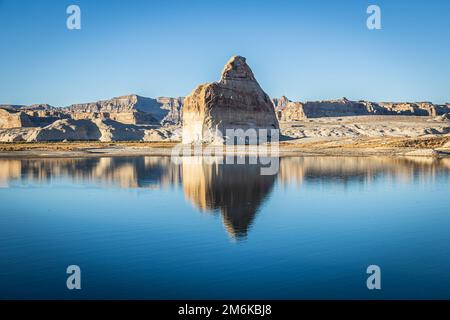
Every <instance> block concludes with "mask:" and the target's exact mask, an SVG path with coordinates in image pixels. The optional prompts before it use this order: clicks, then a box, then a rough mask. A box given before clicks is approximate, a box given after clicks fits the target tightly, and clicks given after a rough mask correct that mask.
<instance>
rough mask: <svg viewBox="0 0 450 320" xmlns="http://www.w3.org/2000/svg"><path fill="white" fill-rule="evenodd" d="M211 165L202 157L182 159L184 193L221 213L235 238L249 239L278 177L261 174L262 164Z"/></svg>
mask: <svg viewBox="0 0 450 320" xmlns="http://www.w3.org/2000/svg"><path fill="white" fill-rule="evenodd" d="M211 162H213V161H211V159H207V160H206V159H205V158H201V157H191V158H183V169H182V176H183V191H184V194H185V196H186V198H187V199H189V201H191V202H192V203H193V204H194V205H195V206H196V207H197V208H199V209H200V210H202V211H219V212H220V213H221V215H222V218H223V223H224V226H225V228H226V230H227V232H228V233H229V234H230V236H231V237H232V238H235V239H243V238H246V236H247V233H248V230H249V228H250V226H251V225H252V222H253V219H254V218H255V215H256V213H257V212H258V210H259V208H260V207H261V205H262V203H263V201H264V200H265V199H266V198H267V196H268V195H269V194H270V192H271V190H272V187H273V185H274V182H275V179H276V176H264V175H261V171H260V170H261V166H260V165H241V164H237V163H236V164H222V163H220V162H219V163H214V162H213V163H211ZM247 163H248V161H247Z"/></svg>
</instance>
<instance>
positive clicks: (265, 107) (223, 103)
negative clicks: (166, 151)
mask: <svg viewBox="0 0 450 320" xmlns="http://www.w3.org/2000/svg"><path fill="white" fill-rule="evenodd" d="M249 128H255V129H269V130H270V129H278V121H277V118H276V116H275V112H274V107H273V104H272V101H271V100H270V98H269V96H268V95H267V94H266V93H265V92H264V91H263V90H262V89H261V87H260V86H259V84H258V82H257V81H256V79H255V77H254V75H253V72H252V70H251V69H250V67H249V66H248V65H247V62H246V59H245V58H244V57H240V56H234V57H232V58H231V59H230V60H229V61H228V62H227V64H226V65H225V68H224V70H223V72H222V77H221V79H220V81H219V82H214V83H208V84H203V85H200V86H198V87H197V88H196V89H195V90H194V91H193V92H192V93H191V94H190V95H189V96H188V97H186V98H185V100H184V106H183V143H186V144H189V143H223V142H224V140H226V136H225V135H226V130H227V129H243V130H246V129H249Z"/></svg>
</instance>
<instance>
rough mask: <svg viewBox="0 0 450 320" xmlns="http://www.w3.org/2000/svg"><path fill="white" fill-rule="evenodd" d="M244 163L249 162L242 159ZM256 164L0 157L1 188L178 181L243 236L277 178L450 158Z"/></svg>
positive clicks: (314, 179) (368, 177) (342, 178)
mask: <svg viewBox="0 0 450 320" xmlns="http://www.w3.org/2000/svg"><path fill="white" fill-rule="evenodd" d="M247 163H248V161H247ZM260 169H261V168H260V166H259V165H248V164H247V165H238V164H231V165H230V164H220V161H214V160H213V161H211V159H203V158H184V159H183V161H182V163H181V164H175V163H173V162H172V161H171V159H170V158H169V157H114V158H108V157H105V158H83V159H75V158H74V159H22V160H13V159H0V187H8V186H10V185H11V184H12V183H27V182H38V183H50V182H51V181H52V180H54V179H61V178H68V179H70V180H71V181H73V182H77V183H80V182H81V183H99V184H102V185H103V184H104V185H108V186H111V185H113V186H116V187H120V188H163V187H169V186H180V187H182V189H183V192H184V194H185V197H186V199H188V200H189V201H190V202H191V203H192V204H193V205H194V206H195V207H196V208H198V209H199V210H200V211H203V212H219V213H220V214H221V216H222V218H223V223H224V226H225V228H226V229H227V231H228V232H229V234H230V235H231V236H232V237H234V238H237V239H242V238H245V237H246V236H247V233H248V231H249V229H250V228H251V224H252V222H253V220H254V218H255V216H256V215H257V212H258V210H259V209H260V208H261V206H262V204H263V202H264V201H265V199H267V198H268V197H269V196H270V194H271V191H272V189H273V186H274V184H275V183H276V182H278V183H279V184H281V185H286V184H296V185H298V186H301V185H303V184H305V183H320V182H327V183H329V182H333V183H337V184H343V185H346V184H348V183H358V184H370V183H372V182H374V181H376V179H377V178H378V177H383V178H384V179H386V178H390V179H392V180H396V181H402V182H405V183H411V182H414V181H419V182H420V181H421V180H425V179H435V178H436V177H437V176H440V177H447V178H448V176H449V172H450V159H432V158H384V157H372V158H364V157H286V158H282V159H280V171H279V173H278V175H276V176H263V175H261V174H260Z"/></svg>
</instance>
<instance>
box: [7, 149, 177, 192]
mask: <svg viewBox="0 0 450 320" xmlns="http://www.w3.org/2000/svg"><path fill="white" fill-rule="evenodd" d="M59 178H69V179H71V180H73V181H80V182H86V181H88V182H94V183H100V184H108V185H115V186H119V187H121V188H141V187H142V188H147V187H159V186H166V185H174V184H175V185H176V184H178V183H179V182H180V181H181V176H180V170H179V166H175V165H173V164H172V162H171V161H170V158H161V157H123V158H122V157H115V158H85V159H72V158H65V159H33V160H28V159H24V160H3V159H0V186H2V185H3V186H8V184H9V183H10V181H12V180H18V179H22V180H28V181H37V182H50V181H51V180H52V179H59Z"/></svg>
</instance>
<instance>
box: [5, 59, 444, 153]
mask: <svg viewBox="0 0 450 320" xmlns="http://www.w3.org/2000/svg"><path fill="white" fill-rule="evenodd" d="M230 128H231V129H243V130H247V129H251V128H255V129H261V128H263V129H268V130H270V129H280V133H281V138H280V153H281V155H308V154H314V155H327V154H329V155H371V154H382V155H408V156H447V155H449V154H450V104H448V103H447V104H443V105H436V104H433V103H431V102H414V103H412V102H398V103H393V102H369V101H363V100H361V101H350V100H348V99H346V98H342V99H338V100H330V101H312V102H311V101H309V102H295V101H291V100H289V99H288V98H287V97H285V96H283V97H281V98H272V99H271V98H270V97H269V96H268V95H267V94H266V93H265V92H264V91H263V89H262V88H261V87H260V86H259V84H258V82H257V80H256V78H255V76H254V74H253V72H252V70H251V68H250V67H249V65H248V64H247V61H246V59H245V58H244V57H241V56H233V57H232V58H231V59H230V60H229V61H228V62H227V63H226V64H225V67H224V69H223V71H222V75H221V78H220V81H219V82H214V83H209V84H203V85H200V86H198V87H197V88H196V89H195V90H193V92H192V93H191V94H190V95H188V96H187V97H176V98H173V97H158V98H146V97H141V96H139V95H135V94H132V95H127V96H121V97H117V98H112V99H110V100H103V101H97V102H92V103H83V104H74V105H70V106H66V107H54V106H50V105H47V104H37V105H31V106H24V105H8V104H3V105H0V156H17V155H23V156H80V155H127V154H131V155H137V154H139V155H145V154H153V155H169V154H170V150H171V148H172V147H174V146H175V145H177V144H179V143H183V144H184V145H189V144H210V143H214V144H217V143H218V144H223V143H224V141H219V140H220V138H218V137H217V136H216V132H218V131H220V132H225V130H226V129H230ZM218 139H219V140H218Z"/></svg>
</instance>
